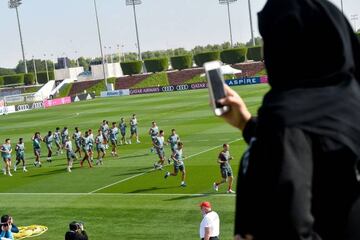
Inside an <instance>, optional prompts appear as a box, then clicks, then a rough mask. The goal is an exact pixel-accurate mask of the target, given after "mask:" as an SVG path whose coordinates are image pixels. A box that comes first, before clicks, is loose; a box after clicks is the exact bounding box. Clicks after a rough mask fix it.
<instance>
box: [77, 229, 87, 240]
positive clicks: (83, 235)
mask: <svg viewBox="0 0 360 240" xmlns="http://www.w3.org/2000/svg"><path fill="white" fill-rule="evenodd" d="M76 240H88V236H87V233H86V231H82V232H81V233H78V234H77V236H76Z"/></svg>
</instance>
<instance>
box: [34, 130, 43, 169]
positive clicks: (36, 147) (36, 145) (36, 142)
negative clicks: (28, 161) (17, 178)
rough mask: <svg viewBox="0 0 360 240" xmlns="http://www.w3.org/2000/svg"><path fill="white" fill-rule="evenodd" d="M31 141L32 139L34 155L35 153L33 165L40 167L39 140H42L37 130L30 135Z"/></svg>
mask: <svg viewBox="0 0 360 240" xmlns="http://www.w3.org/2000/svg"><path fill="white" fill-rule="evenodd" d="M32 141H33V149H34V155H35V162H34V166H35V167H41V162H40V154H41V141H42V138H41V136H40V133H39V132H36V133H35V134H34V136H33V137H32Z"/></svg>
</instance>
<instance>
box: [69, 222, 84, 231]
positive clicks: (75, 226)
mask: <svg viewBox="0 0 360 240" xmlns="http://www.w3.org/2000/svg"><path fill="white" fill-rule="evenodd" d="M69 229H70V230H71V231H83V230H84V223H82V222H76V221H73V222H71V223H70V224H69Z"/></svg>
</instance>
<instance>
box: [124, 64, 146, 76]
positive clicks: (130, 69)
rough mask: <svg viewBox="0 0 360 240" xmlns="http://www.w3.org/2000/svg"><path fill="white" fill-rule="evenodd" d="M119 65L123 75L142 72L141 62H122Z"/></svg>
mask: <svg viewBox="0 0 360 240" xmlns="http://www.w3.org/2000/svg"><path fill="white" fill-rule="evenodd" d="M120 65H121V69H122V71H123V73H124V75H130V76H131V75H133V74H139V73H141V70H142V61H133V62H122V63H121V64H120Z"/></svg>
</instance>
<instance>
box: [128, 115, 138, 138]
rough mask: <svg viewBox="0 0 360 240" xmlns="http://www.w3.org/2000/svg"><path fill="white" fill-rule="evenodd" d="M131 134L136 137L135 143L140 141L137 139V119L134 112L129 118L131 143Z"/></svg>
mask: <svg viewBox="0 0 360 240" xmlns="http://www.w3.org/2000/svg"><path fill="white" fill-rule="evenodd" d="M133 136H135V137H136V143H140V141H139V133H138V121H137V118H136V114H133V116H132V118H131V119H130V139H129V144H131V140H132V138H133Z"/></svg>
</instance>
